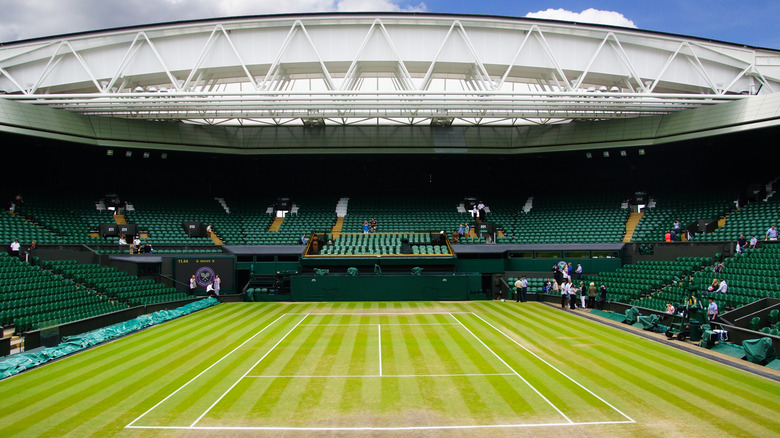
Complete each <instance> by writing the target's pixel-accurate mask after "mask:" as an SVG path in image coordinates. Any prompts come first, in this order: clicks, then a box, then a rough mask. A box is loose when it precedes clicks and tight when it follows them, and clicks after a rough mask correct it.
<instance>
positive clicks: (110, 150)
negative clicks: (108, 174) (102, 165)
mask: <svg viewBox="0 0 780 438" xmlns="http://www.w3.org/2000/svg"><path fill="white" fill-rule="evenodd" d="M106 155H108V156H109V157H113V156H114V150H113V149H108V150H107V151H106Z"/></svg>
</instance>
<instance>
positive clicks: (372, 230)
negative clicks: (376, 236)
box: [370, 218, 376, 233]
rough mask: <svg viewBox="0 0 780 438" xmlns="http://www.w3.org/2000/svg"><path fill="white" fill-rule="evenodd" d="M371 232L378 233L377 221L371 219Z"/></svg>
mask: <svg viewBox="0 0 780 438" xmlns="http://www.w3.org/2000/svg"><path fill="white" fill-rule="evenodd" d="M370 225H371V232H372V233H376V219H374V218H371V224H370Z"/></svg>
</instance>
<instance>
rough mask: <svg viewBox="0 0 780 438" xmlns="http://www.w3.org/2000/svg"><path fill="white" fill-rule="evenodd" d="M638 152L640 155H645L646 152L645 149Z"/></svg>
mask: <svg viewBox="0 0 780 438" xmlns="http://www.w3.org/2000/svg"><path fill="white" fill-rule="evenodd" d="M637 153H638V154H639V155H644V154H645V150H644V149H640V150H638V151H637Z"/></svg>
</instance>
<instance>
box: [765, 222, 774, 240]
mask: <svg viewBox="0 0 780 438" xmlns="http://www.w3.org/2000/svg"><path fill="white" fill-rule="evenodd" d="M764 240H771V241H777V228H775V226H774V225H772V226H771V227H769V229H768V230H766V237H764Z"/></svg>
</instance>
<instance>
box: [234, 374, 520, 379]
mask: <svg viewBox="0 0 780 438" xmlns="http://www.w3.org/2000/svg"><path fill="white" fill-rule="evenodd" d="M482 376H514V374H513V373H486V374H478V373H471V374H382V375H379V374H352V375H346V374H345V375H332V376H302V375H295V374H291V375H288V376H263V375H260V376H246V378H247V379H291V378H296V377H300V378H304V379H364V378H366V379H367V378H379V377H382V378H386V379H389V378H394V377H395V378H399V377H400V378H405V377H482Z"/></svg>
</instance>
